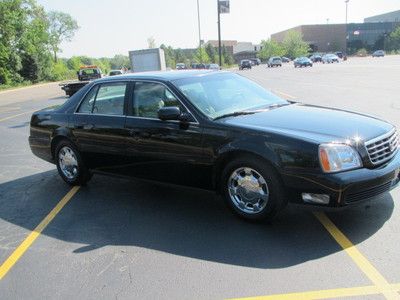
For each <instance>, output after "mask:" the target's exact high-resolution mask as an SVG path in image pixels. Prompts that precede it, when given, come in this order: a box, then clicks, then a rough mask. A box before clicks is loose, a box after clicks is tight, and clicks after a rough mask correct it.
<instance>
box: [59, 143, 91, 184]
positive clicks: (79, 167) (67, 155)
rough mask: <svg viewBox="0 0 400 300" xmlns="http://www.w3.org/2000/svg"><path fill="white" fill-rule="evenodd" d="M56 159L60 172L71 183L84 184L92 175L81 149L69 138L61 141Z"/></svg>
mask: <svg viewBox="0 0 400 300" xmlns="http://www.w3.org/2000/svg"><path fill="white" fill-rule="evenodd" d="M55 160H56V165H57V170H58V173H59V174H60V176H61V178H62V179H63V180H64V181H65V182H66V183H68V184H70V185H84V184H85V183H86V182H88V181H89V180H90V178H91V177H92V174H91V173H90V172H89V170H88V169H87V168H86V166H85V164H84V162H83V160H82V157H81V155H80V153H79V151H78V150H77V149H76V147H75V146H74V145H73V144H72V143H71V142H69V141H67V140H64V141H61V142H60V143H59V144H58V145H57V147H56V151H55Z"/></svg>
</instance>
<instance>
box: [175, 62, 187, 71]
mask: <svg viewBox="0 0 400 300" xmlns="http://www.w3.org/2000/svg"><path fill="white" fill-rule="evenodd" d="M176 69H177V70H186V69H187V67H186V64H184V63H177V64H176Z"/></svg>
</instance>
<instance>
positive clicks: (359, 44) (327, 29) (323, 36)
mask: <svg viewBox="0 0 400 300" xmlns="http://www.w3.org/2000/svg"><path fill="white" fill-rule="evenodd" d="M364 21H365V22H364V23H349V24H347V25H346V24H316V25H300V26H297V27H294V28H291V29H288V30H284V31H281V32H278V33H274V34H272V35H271V39H272V40H274V41H277V42H282V41H283V40H284V39H285V37H286V35H287V33H288V32H289V31H292V30H294V31H297V32H300V33H301V34H302V35H303V40H304V41H306V42H307V43H308V44H309V45H310V48H311V49H312V51H313V52H333V51H344V52H347V53H349V54H353V53H355V52H357V50H359V49H361V48H365V49H367V50H368V51H374V50H379V49H383V50H385V41H386V38H387V36H388V35H389V34H390V33H391V32H392V31H394V30H395V29H396V27H397V26H400V10H399V11H394V12H390V13H386V14H383V15H377V16H373V17H369V18H365V19H364Z"/></svg>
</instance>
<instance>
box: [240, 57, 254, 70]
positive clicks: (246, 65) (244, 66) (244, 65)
mask: <svg viewBox="0 0 400 300" xmlns="http://www.w3.org/2000/svg"><path fill="white" fill-rule="evenodd" d="M244 69H250V70H251V60H249V59H243V60H241V61H240V64H239V70H244Z"/></svg>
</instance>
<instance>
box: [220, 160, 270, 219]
mask: <svg viewBox="0 0 400 300" xmlns="http://www.w3.org/2000/svg"><path fill="white" fill-rule="evenodd" d="M228 191H229V196H230V199H231V201H232V203H233V204H234V205H235V206H236V207H237V208H238V209H239V210H240V211H242V212H244V213H247V214H256V213H259V212H261V211H262V210H263V209H264V208H265V207H266V205H267V203H268V199H269V190H268V184H267V182H266V181H265V179H264V178H263V177H262V176H261V174H260V173H258V172H257V171H256V170H254V169H252V168H247V167H242V168H238V169H236V170H234V171H233V172H232V174H231V176H230V177H229V180H228Z"/></svg>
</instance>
